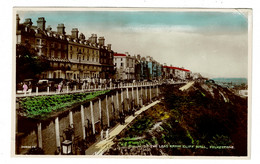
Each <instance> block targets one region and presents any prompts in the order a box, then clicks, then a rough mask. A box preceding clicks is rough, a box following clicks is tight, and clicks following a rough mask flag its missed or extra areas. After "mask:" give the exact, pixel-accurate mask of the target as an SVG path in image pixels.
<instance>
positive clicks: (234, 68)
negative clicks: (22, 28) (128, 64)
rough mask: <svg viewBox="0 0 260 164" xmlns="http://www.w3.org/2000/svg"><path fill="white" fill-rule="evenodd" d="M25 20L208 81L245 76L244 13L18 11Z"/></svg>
mask: <svg viewBox="0 0 260 164" xmlns="http://www.w3.org/2000/svg"><path fill="white" fill-rule="evenodd" d="M17 13H18V14H19V15H20V18H21V21H20V22H24V19H25V18H32V21H33V25H36V24H37V23H36V21H37V19H38V17H45V20H46V27H47V26H48V25H51V27H52V30H54V31H56V30H57V25H58V24H60V23H64V25H65V27H66V28H65V31H66V34H71V30H72V28H78V29H79V31H80V32H79V33H81V32H82V33H83V34H84V35H85V36H86V38H88V37H89V36H90V35H91V34H93V33H95V34H97V35H98V37H99V36H104V37H105V39H106V40H105V43H106V44H109V43H110V44H112V49H113V50H114V51H115V52H118V53H125V52H129V53H130V54H131V55H136V54H140V55H141V56H144V57H145V56H152V57H153V58H154V59H155V60H156V61H158V62H160V63H161V64H163V63H166V64H167V65H170V64H172V65H173V66H176V67H184V68H186V69H189V70H191V71H192V72H199V73H201V74H202V75H204V76H207V77H211V78H212V77H247V71H248V70H247V68H248V65H247V63H248V20H247V19H248V18H247V14H246V13H244V12H239V11H238V10H233V11H232V12H216V11H214V12H213V11H204V12H195V11H193V12H187V11H178V12H177V11H176V12H173V11H164V12H162V11H19V10H18V11H17Z"/></svg>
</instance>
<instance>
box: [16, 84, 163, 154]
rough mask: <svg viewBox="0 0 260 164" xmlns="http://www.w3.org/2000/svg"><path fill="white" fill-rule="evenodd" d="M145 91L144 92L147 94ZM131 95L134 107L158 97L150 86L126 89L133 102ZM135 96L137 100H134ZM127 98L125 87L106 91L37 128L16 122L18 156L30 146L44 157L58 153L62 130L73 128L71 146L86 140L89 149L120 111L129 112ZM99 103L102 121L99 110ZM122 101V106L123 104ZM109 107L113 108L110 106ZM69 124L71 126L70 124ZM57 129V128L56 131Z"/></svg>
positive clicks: (114, 121)
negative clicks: (38, 150) (105, 93)
mask: <svg viewBox="0 0 260 164" xmlns="http://www.w3.org/2000/svg"><path fill="white" fill-rule="evenodd" d="M141 88H142V89H141ZM145 89H147V91H146V90H145ZM137 90H138V91H137ZM158 91H159V89H158ZM132 92H133V93H132ZM117 93H118V94H117ZM146 93H147V94H146ZM137 94H138V96H137ZM133 95H134V102H135V107H137V106H138V105H141V103H143V104H147V103H149V102H150V100H151V99H152V98H156V97H157V86H151V91H150V86H147V87H144V86H142V87H133V88H132V87H129V88H128V98H129V100H132V99H133ZM146 95H147V96H146ZM112 97H113V98H112ZM122 97H123V99H122ZM137 97H138V98H140V99H139V100H137ZM126 98H127V89H126V88H124V89H115V90H113V91H112V92H109V93H108V94H107V95H102V96H100V97H99V98H96V99H94V100H92V101H91V102H86V103H85V104H83V105H81V106H78V107H75V108H73V109H70V111H67V112H65V113H63V114H62V115H59V116H57V117H55V118H51V119H48V120H45V121H42V122H41V126H40V128H39V125H38V124H39V121H38V122H37V121H28V120H18V125H19V126H18V132H22V134H23V135H21V136H19V137H17V138H19V139H17V140H16V141H17V143H16V144H17V145H16V149H17V150H16V152H17V154H25V153H26V152H28V150H29V149H30V148H31V147H36V146H38V147H41V148H42V149H43V151H44V154H47V155H54V154H58V153H60V151H59V150H61V148H60V146H61V143H62V142H63V141H64V140H66V135H65V132H64V131H65V130H66V129H69V128H70V127H71V126H72V125H73V130H74V134H73V140H74V141H73V144H74V145H73V146H74V147H75V146H76V145H77V143H78V142H79V141H87V144H88V145H87V146H90V145H91V144H92V143H93V142H95V141H96V140H97V138H99V137H100V132H101V130H102V129H103V130H104V131H105V130H106V128H112V126H114V125H115V124H116V123H118V120H119V112H124V113H125V112H127V111H129V110H131V109H130V108H129V107H130V104H129V102H130V101H127V99H126ZM117 99H118V100H117ZM100 100H101V118H100V108H99V106H100V105H99V101H100ZM112 102H113V103H112ZM118 102H119V104H118ZM122 102H123V104H124V105H122ZM91 103H92V104H93V109H91V105H90V104H91ZM112 104H114V105H113V106H112ZM118 107H119V108H118ZM123 107H124V110H123ZM91 111H93V113H91ZM70 112H72V118H70ZM82 118H83V119H82ZM55 120H56V121H55ZM71 123H73V124H72V125H71ZM22 125H26V126H28V128H27V130H24V129H25V128H24V127H23V126H22ZM37 125H38V126H37ZM93 125H94V128H93ZM83 126H84V127H83ZM57 128H58V129H59V130H58V131H57ZM39 129H40V130H39ZM94 133H95V134H94ZM84 137H85V138H84ZM57 142H60V143H57ZM76 142H77V143H76ZM25 146H27V147H25ZM73 153H74V154H78V152H77V150H76V149H73Z"/></svg>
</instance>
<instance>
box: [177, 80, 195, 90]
mask: <svg viewBox="0 0 260 164" xmlns="http://www.w3.org/2000/svg"><path fill="white" fill-rule="evenodd" d="M193 84H194V81H191V82H188V83H187V84H186V85H184V86H183V87H181V88H179V90H181V91H184V90H187V89H189V88H190V87H191V86H192V85H193Z"/></svg>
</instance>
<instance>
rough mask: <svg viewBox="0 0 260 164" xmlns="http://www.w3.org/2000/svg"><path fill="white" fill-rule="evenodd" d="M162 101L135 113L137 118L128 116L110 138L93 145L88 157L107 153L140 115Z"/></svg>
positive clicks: (88, 151)
mask: <svg viewBox="0 0 260 164" xmlns="http://www.w3.org/2000/svg"><path fill="white" fill-rule="evenodd" d="M159 102H160V101H159V100H157V101H155V102H153V103H151V104H149V105H147V106H144V107H142V108H141V109H140V110H138V111H136V112H135V116H128V117H127V118H126V119H125V124H123V125H121V124H117V125H116V126H115V127H114V128H113V129H111V130H110V132H109V135H108V138H106V139H104V140H99V141H97V142H96V143H94V144H93V145H91V146H90V147H89V148H88V149H87V150H86V151H85V154H86V155H102V154H103V153H104V152H105V151H107V150H108V149H109V148H110V147H111V146H112V145H113V144H114V142H113V140H114V138H115V137H116V136H117V135H118V134H119V133H120V132H121V131H123V130H124V129H125V128H126V127H127V126H128V125H129V124H130V123H131V122H132V121H133V120H134V119H135V118H136V117H137V116H138V115H140V114H141V113H142V112H144V111H146V110H147V109H149V108H151V107H152V106H154V105H156V104H157V103H159Z"/></svg>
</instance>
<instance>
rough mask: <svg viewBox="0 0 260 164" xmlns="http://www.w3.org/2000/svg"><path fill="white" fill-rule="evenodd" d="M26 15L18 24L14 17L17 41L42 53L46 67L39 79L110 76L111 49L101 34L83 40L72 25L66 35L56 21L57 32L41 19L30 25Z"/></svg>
mask: <svg viewBox="0 0 260 164" xmlns="http://www.w3.org/2000/svg"><path fill="white" fill-rule="evenodd" d="M32 24H33V22H32V21H31V19H30V18H27V19H25V22H24V23H20V18H19V15H17V16H16V42H17V44H24V45H25V44H30V45H31V47H32V48H33V49H35V50H36V52H37V54H38V55H39V56H40V55H42V56H46V57H47V59H48V61H49V62H50V69H49V70H48V71H45V72H43V73H42V75H41V77H40V78H63V79H68V80H78V81H79V80H80V79H86V78H100V77H102V78H109V77H111V76H113V73H114V65H113V53H114V52H113V51H112V49H111V44H108V45H107V46H105V39H104V37H100V39H99V43H98V42H97V35H96V34H92V36H91V37H90V38H89V39H86V37H85V35H84V34H82V33H81V34H80V35H79V31H78V29H77V28H73V29H72V31H71V34H70V35H67V34H66V32H65V26H64V24H58V26H57V31H53V30H52V28H51V27H50V26H48V27H47V28H45V24H46V21H45V18H44V17H40V18H38V20H37V26H33V25H32Z"/></svg>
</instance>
